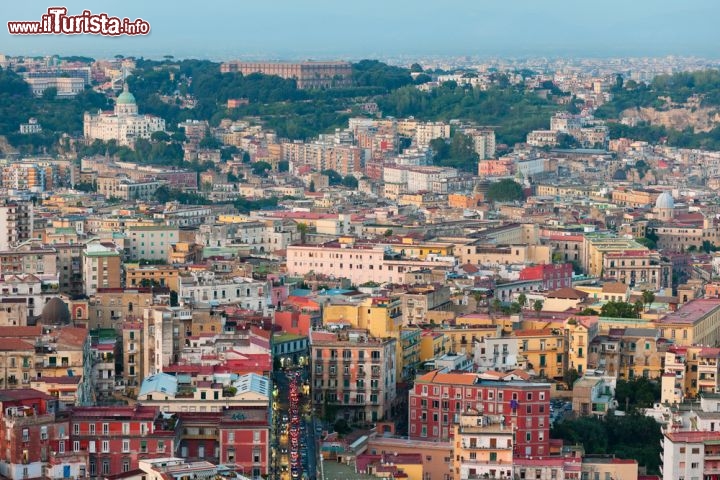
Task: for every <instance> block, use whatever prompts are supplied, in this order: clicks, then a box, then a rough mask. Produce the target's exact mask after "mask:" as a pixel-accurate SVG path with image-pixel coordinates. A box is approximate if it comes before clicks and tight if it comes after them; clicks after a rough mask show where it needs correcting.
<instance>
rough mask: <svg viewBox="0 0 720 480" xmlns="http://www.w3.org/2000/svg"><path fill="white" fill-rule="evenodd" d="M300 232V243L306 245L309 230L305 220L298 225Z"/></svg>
mask: <svg viewBox="0 0 720 480" xmlns="http://www.w3.org/2000/svg"><path fill="white" fill-rule="evenodd" d="M297 229H298V232H300V243H301V244H303V245H305V237H306V236H307V232H308V224H307V223H304V222H300V223H298V225H297Z"/></svg>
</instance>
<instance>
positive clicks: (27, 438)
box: [22, 428, 30, 442]
mask: <svg viewBox="0 0 720 480" xmlns="http://www.w3.org/2000/svg"><path fill="white" fill-rule="evenodd" d="M22 441H23V442H29V441H30V430H28V429H27V428H23V429H22Z"/></svg>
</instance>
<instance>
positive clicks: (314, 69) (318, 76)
mask: <svg viewBox="0 0 720 480" xmlns="http://www.w3.org/2000/svg"><path fill="white" fill-rule="evenodd" d="M220 72H222V73H232V72H239V73H242V74H243V75H250V74H252V73H263V74H265V75H276V76H278V77H281V78H286V79H293V80H296V81H297V87H298V88H300V89H312V88H339V87H349V86H350V85H351V84H352V65H351V64H350V63H349V62H298V63H290V62H238V61H233V62H225V63H223V64H222V65H220Z"/></svg>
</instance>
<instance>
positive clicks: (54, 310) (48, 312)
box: [40, 297, 71, 325]
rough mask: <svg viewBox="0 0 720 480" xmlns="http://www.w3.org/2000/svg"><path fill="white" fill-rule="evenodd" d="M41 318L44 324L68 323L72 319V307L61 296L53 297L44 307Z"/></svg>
mask: <svg viewBox="0 0 720 480" xmlns="http://www.w3.org/2000/svg"><path fill="white" fill-rule="evenodd" d="M40 320H41V322H42V324H43V325H67V324H68V323H70V320H71V318H70V309H69V308H68V306H67V304H66V303H65V302H63V301H62V300H61V299H60V298H59V297H53V298H51V299H50V300H49V301H48V302H47V303H46V304H45V306H44V307H43V309H42V314H41V315H40Z"/></svg>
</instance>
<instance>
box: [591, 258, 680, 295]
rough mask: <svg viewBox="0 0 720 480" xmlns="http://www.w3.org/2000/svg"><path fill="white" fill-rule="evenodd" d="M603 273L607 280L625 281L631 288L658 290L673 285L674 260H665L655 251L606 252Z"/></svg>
mask: <svg viewBox="0 0 720 480" xmlns="http://www.w3.org/2000/svg"><path fill="white" fill-rule="evenodd" d="M602 273H603V277H604V278H605V279H606V280H614V281H616V282H620V283H624V284H626V285H628V286H629V287H630V288H638V289H648V290H652V291H656V290H660V289H662V288H670V287H672V262H670V261H665V260H663V257H662V255H660V253H658V252H655V251H650V250H640V251H635V250H625V251H623V252H611V253H606V254H605V255H604V257H603V267H602Z"/></svg>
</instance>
